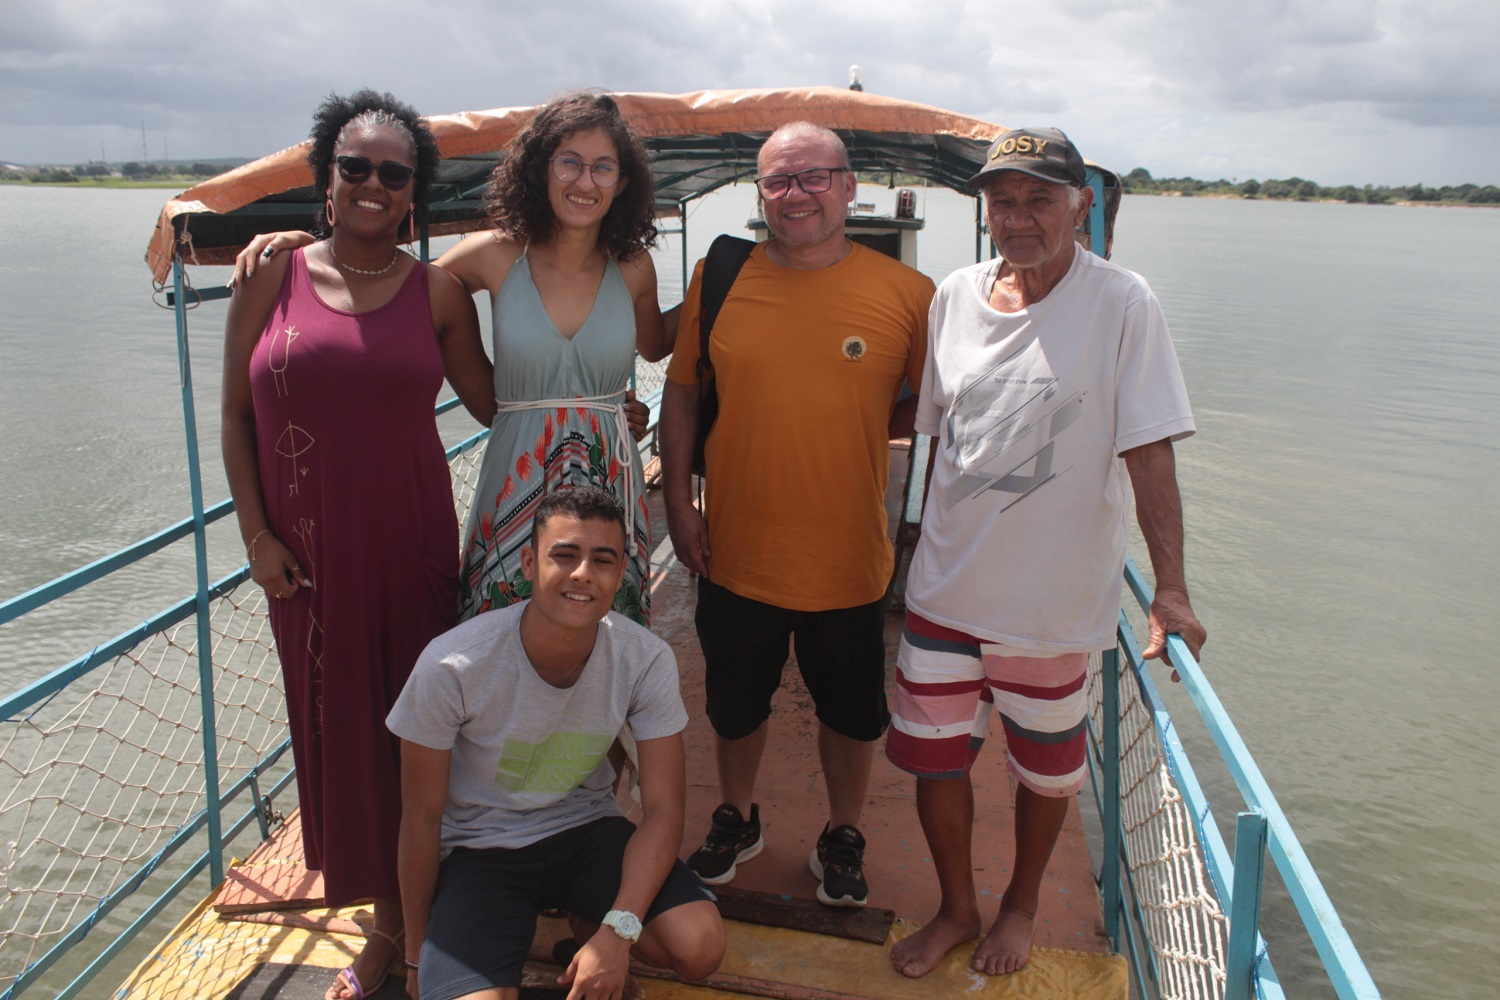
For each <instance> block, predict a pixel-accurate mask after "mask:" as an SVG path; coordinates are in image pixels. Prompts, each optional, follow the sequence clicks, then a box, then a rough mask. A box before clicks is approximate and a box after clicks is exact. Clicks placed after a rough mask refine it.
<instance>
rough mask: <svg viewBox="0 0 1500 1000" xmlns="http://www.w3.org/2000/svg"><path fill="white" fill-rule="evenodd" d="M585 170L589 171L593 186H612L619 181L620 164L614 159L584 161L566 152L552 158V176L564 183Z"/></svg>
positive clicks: (578, 176)
mask: <svg viewBox="0 0 1500 1000" xmlns="http://www.w3.org/2000/svg"><path fill="white" fill-rule="evenodd" d="M585 170H587V171H588V172H589V178H590V179H591V180H593V182H594V186H595V187H602V188H612V187H614V186H615V185H616V184H618V183H619V182H620V165H619V164H618V163H616V162H615V161H614V160H595V161H594V162H593V163H584V162H583V161H582V160H580V159H579V158H578V157H576V156H569V155H568V154H566V153H564V154H563V155H561V156H554V157H553V158H552V176H553V177H556V178H557V179H558V180H560V181H562V182H563V183H564V184H572V183H573V182H574V181H576V180H577V179H578V178H580V177H582V176H583V172H584V171H585Z"/></svg>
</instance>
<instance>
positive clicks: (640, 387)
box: [635, 358, 667, 399]
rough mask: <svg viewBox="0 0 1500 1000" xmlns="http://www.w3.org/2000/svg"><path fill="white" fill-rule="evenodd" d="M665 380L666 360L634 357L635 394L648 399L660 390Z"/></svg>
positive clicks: (637, 396)
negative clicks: (646, 359) (648, 359)
mask: <svg viewBox="0 0 1500 1000" xmlns="http://www.w3.org/2000/svg"><path fill="white" fill-rule="evenodd" d="M666 382H667V362H665V361H645V360H643V359H641V358H636V359H635V396H636V398H637V399H650V398H651V397H652V396H654V395H656V394H657V393H659V392H661V389H662V386H663V385H665V384H666Z"/></svg>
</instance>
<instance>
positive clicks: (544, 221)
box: [484, 92, 656, 260]
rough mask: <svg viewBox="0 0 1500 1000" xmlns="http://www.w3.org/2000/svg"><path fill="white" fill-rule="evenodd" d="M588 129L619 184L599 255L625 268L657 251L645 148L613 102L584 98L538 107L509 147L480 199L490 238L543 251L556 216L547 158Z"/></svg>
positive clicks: (607, 98) (590, 96)
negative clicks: (494, 234) (606, 147)
mask: <svg viewBox="0 0 1500 1000" xmlns="http://www.w3.org/2000/svg"><path fill="white" fill-rule="evenodd" d="M590 129H598V130H599V131H601V132H603V133H604V134H605V135H606V136H608V137H609V140H610V141H611V142H613V143H614V144H615V152H616V155H617V157H618V159H619V161H620V177H621V179H622V180H623V181H624V182H625V183H624V186H623V188H622V187H616V189H615V198H614V201H613V202H612V203H611V204H610V206H609V211H608V212H606V213H605V215H604V221H603V224H602V225H601V226H600V229H599V248H600V249H601V250H603V251H604V252H605V253H606V254H607V255H608V256H610V257H612V258H614V259H615V260H629V259H630V258H631V257H634V256H635V255H636V254H638V253H641V252H642V251H644V250H649V249H650V248H651V247H653V246H655V245H656V189H655V185H654V184H653V183H652V178H651V159H650V156H649V155H648V154H647V153H646V146H645V144H644V143H643V142H641V137H640V136H638V135H637V134H636V133H635V130H634V129H632V128H631V127H630V125H629V124H628V123H627V122H626V121H625V119H624V117H623V116H621V114H620V107H619V105H618V104H616V103H615V100H614V98H613V97H610V96H609V95H608V94H596V93H589V92H582V93H576V94H567V95H565V96H563V97H559V98H557V99H556V100H554V101H551V102H549V103H547V104H545V105H543V106H542V108H541V110H539V111H537V113H536V116H535V117H533V118H532V119H531V122H530V124H528V125H527V126H526V127H525V128H524V129H522V130H521V132H520V133H519V134H517V135H516V137H515V138H514V139H512V140H511V143H510V146H509V147H507V148H506V151H505V158H504V159H503V160H501V161H500V163H499V165H498V166H496V167H495V169H494V172H493V173H491V174H490V181H489V185H488V187H487V188H486V189H485V194H484V211H485V214H486V215H488V216H489V217H490V221H491V222H493V223H494V225H495V228H496V229H497V230H499V231H500V232H501V233H504V234H505V235H507V236H510V237H511V238H513V239H515V240H516V241H517V242H520V243H527V242H538V243H545V242H547V241H548V240H550V239H551V238H552V237H554V236H555V235H557V216H556V215H554V214H553V211H552V203H551V202H550V201H549V200H548V199H547V177H548V171H549V170H550V164H551V160H552V154H553V153H555V152H557V147H558V146H560V145H561V144H562V141H563V140H564V139H566V138H567V137H568V136H570V135H573V134H574V133H576V132H584V131H588V130H590Z"/></svg>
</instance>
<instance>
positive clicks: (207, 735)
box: [172, 257, 224, 885]
mask: <svg viewBox="0 0 1500 1000" xmlns="http://www.w3.org/2000/svg"><path fill="white" fill-rule="evenodd" d="M182 267H183V265H182V258H181V257H174V258H173V260H172V290H173V292H174V296H173V297H174V299H175V300H176V301H175V303H174V306H173V312H174V314H175V316H176V318H177V366H178V377H179V379H180V381H181V383H182V423H183V428H184V430H185V431H186V433H187V459H188V487H189V489H190V491H191V493H192V498H193V551H194V561H195V562H196V564H197V576H198V580H197V587H198V589H197V598H196V602H195V603H196V605H197V607H196V614H197V620H198V701H199V705H200V710H201V712H202V715H203V784H204V791H205V794H206V798H207V801H206V803H205V806H206V809H207V820H208V871H209V876H210V878H211V879H212V880H213V884H214V885H218V884H219V883H220V882H222V881H224V830H223V823H222V820H221V818H220V815H219V750H218V746H219V740H218V732H217V728H216V726H215V721H216V717H217V713H216V711H215V708H214V652H213V630H212V629H211V628H210V627H209V626H210V622H209V607H208V521H207V519H206V518H205V517H204V515H203V475H202V470H201V469H200V468H199V463H198V421H197V418H196V416H195V415H194V408H193V364H192V358H191V355H190V354H189V351H188V332H187V302H186V301H184V297H183V294H182V288H183V280H182Z"/></svg>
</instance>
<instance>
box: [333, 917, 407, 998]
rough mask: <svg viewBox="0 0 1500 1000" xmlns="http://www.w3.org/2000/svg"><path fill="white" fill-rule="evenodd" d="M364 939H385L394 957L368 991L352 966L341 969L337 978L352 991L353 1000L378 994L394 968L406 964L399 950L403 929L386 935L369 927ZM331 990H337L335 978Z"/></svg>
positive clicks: (404, 931)
mask: <svg viewBox="0 0 1500 1000" xmlns="http://www.w3.org/2000/svg"><path fill="white" fill-rule="evenodd" d="M365 937H366V938H367V939H368V938H370V937H380V938H385V939H386V941H388V942H390V945H391V947H392V948H394V949H395V950H396V955H395V957H394V958H392V959H391V960H390V961H389V962H387V963H386V966H385V970H384V971H383V972H381V973H380V978H379V979H377V980H375V981H374V982H373V983H371V984H370V986H369V988H368V989H366V988H365V986H364V984H363V983H361V982H360V981H359V977H358V976H356V975H355V974H354V966H353V965H350V966H349V967H348V968H346V969H343V970H341V971H340V972H339V976H342V977H343V980H344V983H343V985H345V986H347V987H348V988H349V989H351V990H353V991H354V998H353V1000H365V998H366V997H369V996H370V995H372V994H375V993H379V992H380V988H381V987H382V986H384V985H385V981H386V980H387V979H389V978H391V973H392V972H393V971H395V969H396V966H398V965H405V964H406V953H405V952H403V951H402V950H401V939H402V938H404V937H406V930H405V929H404V928H403V929H402V930H399V931H397V932H396V933H395V934H387V933H386V932H385V931H383V930H381V929H380V928H379V927H371V928H370V930H369V933H367V934H366V935H365ZM331 988H332V989H335V990H336V989H338V988H339V981H338V978H337V977H335V978H334V981H333V986H332V987H331ZM325 996H326V994H325Z"/></svg>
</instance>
